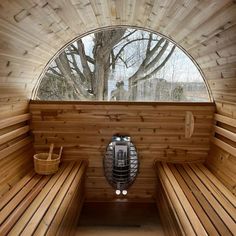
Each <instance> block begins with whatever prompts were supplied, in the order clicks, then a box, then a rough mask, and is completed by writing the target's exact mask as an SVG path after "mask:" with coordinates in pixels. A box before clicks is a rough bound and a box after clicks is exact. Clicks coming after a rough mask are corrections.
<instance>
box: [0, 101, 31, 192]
mask: <svg viewBox="0 0 236 236" xmlns="http://www.w3.org/2000/svg"><path fill="white" fill-rule="evenodd" d="M27 103H28V101H27V100H26V99H23V98H20V97H11V98H9V99H8V100H7V101H4V100H0V106H1V112H0V117H1V118H2V119H1V120H0V178H1V180H0V195H2V194H4V193H5V192H6V191H8V190H9V189H11V188H12V186H13V185H14V184H15V183H16V182H18V181H19V180H20V179H21V178H22V177H23V176H24V175H25V174H26V173H27V172H28V171H29V170H30V169H32V168H33V161H32V158H33V153H34V150H33V145H32V138H31V137H30V135H29V119H30V115H29V113H28V105H27Z"/></svg>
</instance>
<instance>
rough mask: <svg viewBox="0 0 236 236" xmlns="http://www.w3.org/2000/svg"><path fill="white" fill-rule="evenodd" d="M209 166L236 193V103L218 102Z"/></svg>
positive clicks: (207, 162) (208, 159) (207, 161)
mask: <svg viewBox="0 0 236 236" xmlns="http://www.w3.org/2000/svg"><path fill="white" fill-rule="evenodd" d="M217 107H218V113H216V114H215V116H214V120H215V124H214V127H213V130H214V132H213V137H212V142H211V151H210V153H209V156H208V157H207V160H206V164H207V166H208V168H209V169H210V170H211V171H212V172H213V173H214V174H215V175H216V176H218V178H219V179H221V181H222V182H223V183H224V184H225V185H226V186H227V187H228V188H229V189H230V190H231V192H232V193H233V194H235V195H236V104H235V105H233V104H228V103H226V102H225V103H222V104H219V103H217Z"/></svg>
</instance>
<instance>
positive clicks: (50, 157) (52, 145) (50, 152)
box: [47, 143, 54, 161]
mask: <svg viewBox="0 0 236 236" xmlns="http://www.w3.org/2000/svg"><path fill="white" fill-rule="evenodd" d="M53 148H54V143H51V145H50V150H49V154H48V159H47V160H48V161H51V160H52V152H53Z"/></svg>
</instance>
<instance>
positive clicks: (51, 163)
mask: <svg viewBox="0 0 236 236" xmlns="http://www.w3.org/2000/svg"><path fill="white" fill-rule="evenodd" d="M53 147H54V144H53V143H52V144H51V146H50V151H49V153H38V154H35V155H34V170H35V172H36V173H38V174H41V175H51V174H54V173H56V172H57V171H58V169H59V164H60V159H61V154H62V149H63V147H61V149H60V152H59V154H53V153H52V152H53Z"/></svg>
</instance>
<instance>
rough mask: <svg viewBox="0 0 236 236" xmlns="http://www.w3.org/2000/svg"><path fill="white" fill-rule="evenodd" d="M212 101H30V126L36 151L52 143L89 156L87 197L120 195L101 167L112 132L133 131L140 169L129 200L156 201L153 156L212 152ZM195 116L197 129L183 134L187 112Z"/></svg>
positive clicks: (69, 155) (184, 158)
mask: <svg viewBox="0 0 236 236" xmlns="http://www.w3.org/2000/svg"><path fill="white" fill-rule="evenodd" d="M214 110H215V107H214V104H213V103H202V104H201V103H200V104H196V103H189V104H181V103H176V104H173V103H170V104H165V103H152V104H148V103H110V102H88V103H85V102H63V103H59V102H50V103H48V102H37V101H35V102H31V104H30V113H31V114H32V122H31V130H32V133H33V135H34V147H35V150H36V152H43V151H46V150H48V147H49V145H50V143H54V144H55V146H56V147H57V148H58V149H59V147H60V146H61V145H62V146H64V151H63V160H78V159H87V160H88V161H89V167H88V171H87V178H86V191H87V194H86V197H87V201H104V200H105V201H110V200H114V199H116V195H115V190H114V189H112V187H110V186H109V184H108V183H107V181H106V179H105V177H104V171H103V157H104V155H105V152H106V147H107V145H108V144H109V142H110V141H111V138H112V136H113V135H114V134H122V135H130V136H131V140H132V142H133V143H134V145H135V146H136V148H137V151H138V156H139V160H140V169H139V174H138V177H137V180H136V181H135V183H134V184H133V186H132V187H131V188H130V189H129V190H128V195H127V199H129V200H130V201H154V195H155V191H156V181H155V180H156V176H155V172H154V169H153V163H154V161H155V160H160V161H163V160H166V161H171V162H178V163H183V162H196V161H200V162H204V161H205V159H206V157H207V156H208V152H209V144H210V138H211V132H212V123H213V115H214ZM186 112H191V113H192V114H193V116H194V120H195V121H194V131H193V135H192V137H190V138H188V137H187V138H186V137H185V116H186Z"/></svg>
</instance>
